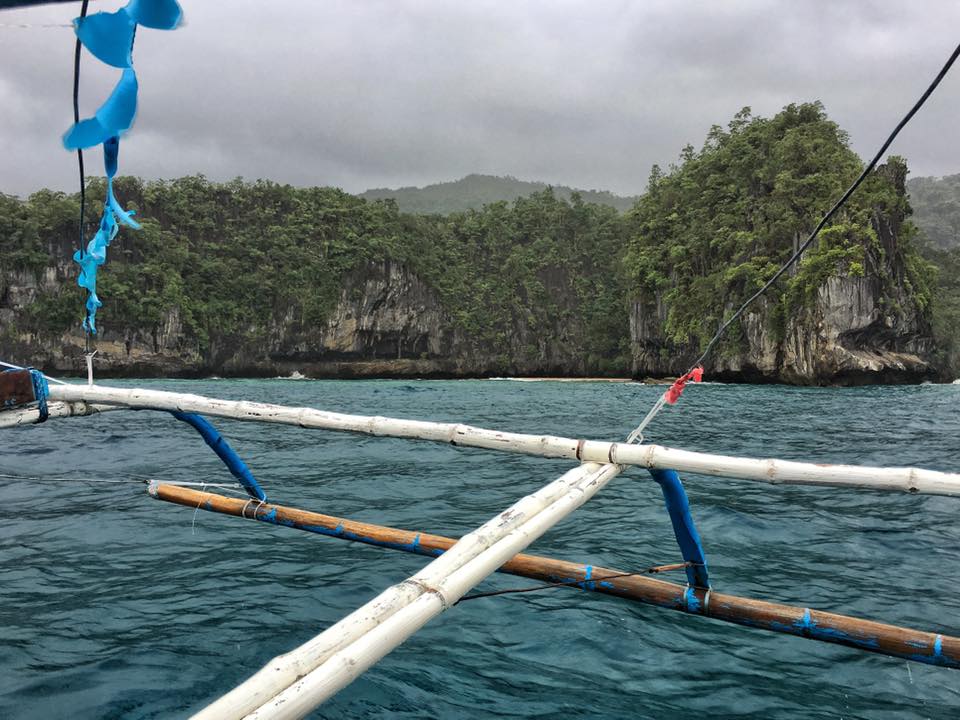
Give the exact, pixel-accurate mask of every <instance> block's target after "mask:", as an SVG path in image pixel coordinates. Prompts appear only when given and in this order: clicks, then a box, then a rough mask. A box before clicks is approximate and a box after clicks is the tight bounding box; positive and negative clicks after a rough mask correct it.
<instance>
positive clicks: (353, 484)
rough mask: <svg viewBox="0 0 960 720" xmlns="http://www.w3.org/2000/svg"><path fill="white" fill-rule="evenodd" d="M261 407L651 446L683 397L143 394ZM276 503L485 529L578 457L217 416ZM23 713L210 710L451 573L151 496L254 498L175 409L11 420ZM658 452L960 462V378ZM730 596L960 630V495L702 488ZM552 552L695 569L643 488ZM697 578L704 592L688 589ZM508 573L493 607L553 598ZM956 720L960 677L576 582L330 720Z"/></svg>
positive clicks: (291, 386)
mask: <svg viewBox="0 0 960 720" xmlns="http://www.w3.org/2000/svg"><path fill="white" fill-rule="evenodd" d="M115 384H124V385H138V386H149V387H155V388H162V389H168V390H175V391H185V392H195V393H200V394H206V395H212V396H217V397H225V398H231V399H251V400H261V401H268V402H278V403H285V404H292V405H309V406H313V407H318V408H323V409H330V410H338V411H346V412H354V413H362V414H378V415H391V416H400V417H413V418H422V419H430V420H437V421H460V422H466V423H470V424H474V425H481V426H486V427H496V428H501V429H507V430H514V431H521V432H538V433H552V434H558V435H567V436H576V437H588V438H596V439H615V438H621V437H623V436H625V435H626V433H627V432H628V431H629V430H630V429H631V428H632V427H633V426H634V425H635V424H636V422H637V421H638V419H639V418H640V417H642V415H643V414H644V413H645V412H646V410H647V409H648V408H649V406H650V404H651V403H652V402H653V400H654V399H655V398H656V396H657V395H658V394H659V393H660V392H661V391H662V388H657V387H649V386H641V385H636V384H611V383H559V382H535V383H532V382H513V381H415V382H410V381H355V382H354V381H283V380H207V381H164V382H156V381H149V382H148V381H137V382H122V383H121V382H119V381H118V382H117V383H115ZM216 424H217V425H218V427H220V429H221V430H222V431H223V433H224V435H225V436H227V437H228V438H229V439H230V440H231V442H232V443H233V445H234V447H236V449H237V450H238V451H239V452H240V454H241V455H242V456H243V457H244V458H245V459H246V460H247V462H248V463H249V465H250V466H251V468H252V469H253V470H254V472H255V474H256V475H257V477H258V479H259V480H260V482H261V484H262V485H264V486H265V488H266V489H267V492H268V494H269V495H270V498H271V500H273V501H275V502H278V503H284V504H288V505H293V506H298V507H303V508H306V509H312V510H317V511H320V512H324V513H329V514H334V515H342V516H346V517H351V518H356V519H361V520H367V521H372V522H378V523H381V524H386V525H392V526H395V527H403V528H409V529H418V530H423V531H428V532H433V533H438V534H444V535H460V534H463V533H464V532H466V531H468V530H470V529H471V528H473V527H475V526H477V525H479V524H480V523H482V522H483V521H485V520H486V519H488V518H489V517H491V516H492V515H494V514H496V513H497V512H499V511H500V510H502V509H504V508H506V507H507V506H509V505H510V504H511V503H512V502H513V501H514V500H516V499H517V498H519V497H520V496H522V495H524V494H526V493H528V492H530V491H532V490H534V489H536V488H537V487H539V486H541V485H544V484H546V483H547V482H549V481H550V480H552V479H554V478H555V477H557V476H559V475H560V474H561V473H562V472H564V471H565V470H566V469H567V468H568V467H569V466H570V463H569V462H565V461H554V460H543V459H536V458H527V457H522V456H513V455H505V454H497V453H494V452H486V451H480V450H470V449H458V448H454V447H450V446H445V445H438V444H429V443H418V442H410V441H401V440H391V439H385V438H371V437H360V436H351V435H344V434H336V433H328V432H321V431H315V430H302V429H299V428H292V427H284V426H266V425H254V424H245V423H237V422H228V421H216ZM0 437H2V439H3V445H2V449H0V502H2V506H3V508H4V511H5V512H4V521H3V523H2V524H0V717H4V718H38V719H44V720H46V719H49V718H87V717H90V718H166V717H182V716H185V715H187V714H188V713H189V711H190V710H195V709H198V708H200V707H202V706H203V705H204V704H205V703H207V702H209V701H211V700H213V699H214V698H216V697H217V696H219V695H220V694H221V693H222V692H224V691H226V690H228V689H230V688H232V687H233V686H234V685H235V684H237V683H238V682H240V681H242V680H243V679H244V678H246V677H247V676H249V675H250V674H251V673H252V672H254V671H255V670H257V669H259V668H260V667H261V666H262V665H263V664H264V663H265V662H267V661H268V660H269V659H270V658H272V657H274V656H275V655H277V654H279V653H282V652H285V651H287V650H289V649H291V648H293V647H295V646H296V645H298V644H300V643H302V642H304V641H305V640H307V639H308V638H310V637H312V636H313V635H314V634H316V633H317V632H318V631H320V630H321V629H322V628H324V627H326V626H328V625H329V624H331V623H333V622H335V621H336V620H337V619H339V618H340V617H342V616H343V615H344V614H346V613H347V612H349V611H350V610H352V609H353V608H355V607H356V606H358V605H360V604H362V603H363V602H365V601H367V600H369V599H370V598H371V597H373V596H374V595H376V594H377V592H379V590H381V589H383V588H384V587H386V586H388V585H390V584H392V583H394V582H397V581H399V580H401V579H403V578H404V577H406V576H408V575H410V574H412V573H413V572H415V571H416V570H417V569H418V568H419V567H421V566H422V565H423V564H424V563H425V562H426V559H425V558H421V557H417V556H410V555H406V554H402V553H396V552H391V551H387V550H381V549H378V548H371V547H366V546H360V545H354V544H350V543H345V542H343V541H339V540H332V539H328V538H323V537H319V536H313V535H308V534H306V533H300V532H297V531H294V530H289V529H285V528H276V527H270V526H266V525H263V524H260V523H252V522H249V521H244V520H240V519H238V518H231V517H224V516H220V515H213V514H209V513H205V512H194V511H192V510H190V509H189V508H184V507H180V506H174V505H168V504H165V503H161V502H157V501H155V500H151V499H150V498H149V497H148V496H147V495H146V492H145V487H144V485H143V484H142V480H143V479H145V478H153V479H158V480H172V481H188V482H197V481H210V482H229V481H231V478H230V476H229V475H228V474H227V473H226V470H225V469H224V468H223V467H222V466H221V465H220V464H219V461H218V460H217V459H216V458H215V456H214V455H213V454H212V453H211V452H210V451H209V450H208V449H207V447H206V446H205V445H204V444H203V442H202V441H201V440H200V438H199V436H197V435H196V434H195V433H194V432H193V431H192V430H191V429H190V428H188V427H187V426H185V425H183V424H181V423H178V422H176V421H175V420H173V419H172V418H171V417H169V416H167V415H165V414H162V413H155V412H147V411H143V412H124V413H109V414H105V415H103V416H100V417H93V418H75V419H67V420H58V421H50V422H48V423H47V424H46V425H43V426H32V427H28V428H18V429H15V430H0ZM648 438H649V439H650V440H651V441H652V442H659V443H663V444H667V445H671V446H679V447H685V448H688V449H692V450H703V451H711V452H720V453H727V454H742V455H750V456H761V457H765V456H774V457H782V458H789V459H805V460H813V461H817V462H851V463H869V464H883V465H918V466H922V467H929V468H935V469H941V470H953V471H957V470H960V386H930V385H927V386H913V387H874V388H851V389H816V388H791V387H782V386H745V385H709V384H707V385H702V386H694V387H691V388H690V389H689V390H688V391H687V392H686V393H685V395H684V397H683V399H682V401H681V403H680V405H679V406H677V407H676V408H668V409H667V410H666V411H665V412H664V413H662V414H661V416H660V418H658V420H657V421H656V422H655V423H654V425H653V426H652V427H651V431H650V432H649V434H648ZM685 482H686V485H687V488H688V492H689V494H690V498H691V503H692V506H693V514H694V517H695V518H696V520H697V522H698V524H699V528H700V533H701V535H702V536H703V542H704V546H705V549H706V552H707V558H708V561H709V562H710V569H711V578H712V580H713V582H714V586H715V587H716V588H717V589H718V590H721V591H724V592H730V593H735V594H741V595H746V596H751V597H758V598H763V599H770V600H775V601H780V602H786V603H791V604H797V605H807V606H811V607H816V608H821V609H827V610H834V611H837V612H842V613H847V614H851V615H855V616H861V617H867V618H871V619H875V620H880V621H885V622H891V623H898V624H904V625H909V626H913V627H917V628H921V629H926V630H932V631H937V632H944V633H949V634H953V635H958V634H960V595H958V592H957V590H958V585H957V576H958V573H960V552H958V547H960V522H958V518H960V499H951V498H941V497H918V496H909V495H901V494H891V493H877V492H865V491H842V490H832V489H815V488H808V487H775V486H769V485H762V484H757V483H750V482H742V481H732V480H725V479H716V478H705V477H696V476H689V477H686V478H685ZM531 551H532V552H535V553H538V554H544V555H551V556H555V557H559V558H564V559H568V560H573V561H578V562H591V563H595V564H598V565H605V566H607V567H615V568H625V569H636V568H641V567H646V566H648V565H651V564H659V563H667V562H674V561H676V560H678V559H679V552H678V551H677V549H676V546H675V543H674V541H673V539H672V535H671V530H670V524H669V521H668V519H667V515H666V513H665V511H664V509H663V502H662V498H661V495H660V491H659V488H658V487H657V486H656V485H655V484H654V483H653V482H651V481H650V480H649V477H648V475H647V474H646V473H645V472H642V471H637V470H633V471H630V472H628V473H627V474H625V475H623V476H621V477H619V478H617V479H616V480H614V481H613V483H612V484H611V485H610V486H609V487H608V488H606V489H605V490H603V491H602V492H600V493H599V494H598V495H597V496H596V497H595V498H594V499H593V500H591V501H590V502H589V503H588V504H587V505H585V506H584V507H583V508H581V509H580V510H579V511H577V512H576V513H574V515H573V516H571V517H569V518H568V519H566V520H565V521H563V522H562V523H560V524H559V525H558V526H556V527H555V528H554V529H553V530H551V531H550V532H549V533H548V534H547V535H546V536H544V537H543V538H542V539H541V540H540V541H538V542H537V543H535V544H534V545H533V546H532V548H531ZM670 579H674V580H676V581H678V582H680V581H682V575H678V576H677V577H676V578H670ZM529 584H530V581H529V580H525V579H523V578H513V577H509V576H496V577H494V578H492V579H490V580H488V581H487V582H485V583H484V584H483V585H481V586H480V587H481V589H493V588H507V587H519V586H524V585H529ZM703 715H706V716H709V717H737V718H955V717H958V716H960V673H957V672H956V671H952V670H945V669H942V668H934V667H928V666H925V665H919V664H908V663H907V662H905V661H903V660H895V659H891V658H885V657H881V656H874V655H870V654H867V653H862V652H858V651H855V650H851V649H846V648H841V647H836V646H830V645H825V644H822V643H815V642H811V641H807V640H803V639H799V638H792V637H786V636H781V635H774V634H770V633H765V632H761V631H757V630H750V629H745V628H741V627H737V626H733V625H726V624H723V623H719V622H716V621H710V620H705V619H703V618H695V617H690V616H686V615H682V614H680V613H676V612H671V611H668V610H662V609H658V608H654V607H647V606H644V605H640V604H636V603H630V602H628V601H624V600H619V599H615V598H608V597H602V596H598V595H593V594H590V593H585V592H580V591H575V590H567V589H557V590H549V591H545V592H540V593H531V594H525V595H511V596H501V597H496V598H489V599H483V600H476V601H473V602H470V603H465V604H463V605H460V606H458V607H456V608H454V609H453V610H452V611H450V612H448V613H445V614H444V615H442V616H441V617H440V618H438V619H436V620H434V621H433V622H431V623H430V624H429V625H428V626H427V627H426V628H424V630H422V631H421V632H420V633H418V634H417V635H416V636H415V637H414V638H412V639H411V640H409V641H408V642H407V643H406V644H404V645H403V646H401V647H400V648H399V649H398V650H397V651H395V652H394V653H393V654H391V655H389V656H388V657H387V658H386V659H384V660H383V661H382V662H381V663H380V664H379V665H377V666H376V667H375V668H374V669H372V670H371V671H370V672H368V673H367V674H366V675H365V676H364V677H362V678H361V679H360V680H358V681H357V682H355V683H354V684H352V685H351V686H349V687H348V688H346V689H345V690H344V691H342V692H341V693H340V694H339V695H338V696H337V697H336V698H335V699H333V700H332V701H330V702H328V703H327V704H326V705H324V706H322V707H321V709H320V710H318V711H317V712H316V713H315V716H316V717H329V718H341V717H359V718H382V717H390V718H462V717H473V718H494V717H544V718H545V717H558V716H563V717H609V718H624V717H639V718H647V717H650V718H664V717H670V718H678V717H679V718H682V717H695V716H696V717H702V716H703Z"/></svg>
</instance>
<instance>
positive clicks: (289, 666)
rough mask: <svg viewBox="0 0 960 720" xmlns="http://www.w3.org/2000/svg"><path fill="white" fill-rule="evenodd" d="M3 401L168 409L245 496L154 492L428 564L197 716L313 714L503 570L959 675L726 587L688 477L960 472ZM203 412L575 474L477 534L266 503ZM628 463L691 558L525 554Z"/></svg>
mask: <svg viewBox="0 0 960 720" xmlns="http://www.w3.org/2000/svg"><path fill="white" fill-rule="evenodd" d="M0 398H2V399H3V405H4V407H6V408H7V409H6V410H4V411H3V412H0V427H14V426H17V425H24V424H29V423H35V422H39V421H43V420H49V419H51V418H67V417H79V416H87V415H92V414H96V413H102V412H107V411H118V410H159V411H165V412H169V413H172V414H173V415H174V417H176V418H177V419H178V420H181V421H184V422H187V423H189V424H190V425H192V426H193V427H195V428H196V429H197V430H198V432H199V433H200V435H201V436H202V437H203V439H204V440H205V441H206V442H207V444H208V445H210V447H211V448H212V449H213V450H214V451H215V452H216V453H217V455H218V456H219V457H220V458H221V459H222V460H223V461H224V463H225V464H226V466H227V467H228V469H229V470H230V472H231V473H232V474H233V475H234V477H236V479H237V480H238V482H240V484H241V485H243V487H244V488H245V489H246V491H247V493H248V495H249V497H248V498H247V499H243V498H236V497H228V496H224V495H220V494H216V493H212V492H207V491H204V490H196V489H193V488H189V487H184V486H180V485H175V484H169V483H156V482H154V483H151V484H150V485H149V494H150V495H151V496H152V497H154V498H156V499H158V500H163V501H165V502H170V503H176V504H179V505H183V506H186V507H188V508H199V509H201V510H205V511H209V512H216V513H221V514H225V515H233V516H236V517H239V518H243V519H248V520H255V521H258V522H261V523H266V524H270V525H277V526H283V527H288V528H292V529H297V530H302V531H306V532H312V533H317V534H321V535H325V536H327V537H331V538H339V539H343V540H349V541H352V542H358V543H365V544H369V545H375V546H378V547H382V548H385V549H389V550H396V551H401V552H407V553H414V554H418V555H424V556H426V557H430V558H433V559H432V560H431V562H430V563H428V564H427V565H425V566H424V567H423V568H422V569H421V570H420V571H418V572H417V573H415V574H414V575H412V576H410V577H408V578H407V579H405V580H404V581H402V582H400V583H397V584H396V585H394V586H392V587H390V588H388V589H386V590H384V591H383V592H382V593H381V594H380V595H378V596H377V597H376V598H374V599H373V600H371V601H370V602H368V603H366V604H365V605H363V606H362V607H360V608H358V609H357V610H356V611H355V612H353V613H352V614H350V615H348V616H347V617H345V618H343V619H342V620H341V621H340V622H338V623H336V624H334V625H332V626H331V627H329V628H327V629H325V630H324V631H323V632H321V633H320V634H318V635H317V636H316V637H314V638H313V639H311V640H310V641H308V642H307V643H305V644H303V645H301V646H300V647H298V648H296V649H295V650H292V651H291V652H289V653H287V654H284V655H281V656H279V657H276V658H274V659H273V660H271V661H270V662H269V663H267V665H266V666H265V667H264V668H263V669H262V670H260V671H259V672H258V673H256V674H255V675H254V676H253V677H251V678H250V679H249V680H248V681H246V682H245V683H243V684H242V685H240V686H238V687H237V688H235V689H234V690H232V691H231V692H229V693H228V694H226V695H224V696H223V697H222V698H221V699H219V700H217V701H216V702H214V703H213V704H212V705H210V706H208V707H207V708H205V709H203V710H201V711H199V712H198V713H197V714H196V715H195V716H194V717H196V718H203V719H208V718H209V719H212V718H218V719H219V718H244V717H250V718H297V717H303V716H304V715H305V714H307V713H308V712H310V711H311V710H312V709H313V708H314V707H316V706H317V705H318V704H320V703H322V702H323V701H325V700H327V699H328V698H330V697H331V696H332V695H333V694H335V693H336V692H337V691H338V690H340V689H341V688H343V687H345V686H346V685H347V684H349V683H350V682H351V681H352V680H354V679H356V678H357V677H358V676H359V675H360V674H361V673H362V672H364V671H365V670H366V669H368V668H369V667H371V666H372V665H373V664H374V663H376V662H377V661H378V660H380V659H381V658H382V657H384V656H385V655H386V654H387V653H389V652H390V651H391V650H393V649H394V648H395V647H397V646H398V645H399V644H400V643H402V642H403V641H404V640H405V639H407V638H408V637H410V636H411V635H412V634H413V633H415V632H416V631H417V630H418V629H419V628H421V627H422V626H423V625H424V624H426V623H427V622H428V621H429V620H431V619H432V618H434V617H436V616H437V615H439V614H441V613H442V612H444V611H446V610H450V609H451V608H453V607H454V606H455V605H456V603H457V602H458V600H460V599H461V598H462V597H463V596H464V595H465V594H466V593H467V592H468V591H469V590H470V589H471V588H473V587H474V586H475V585H477V584H478V583H480V582H481V581H482V580H483V579H484V578H486V577H487V576H488V575H490V574H491V573H494V572H497V571H499V572H504V573H509V574H512V575H520V576H523V577H529V578H533V579H536V580H540V581H543V582H545V583H550V584H557V585H569V586H572V587H577V588H580V589H582V590H586V591H589V592H596V593H601V594H604V595H613V596H616V597H619V598H624V599H629V600H634V601H638V602H642V603H646V604H651V605H656V606H659V607H663V608H668V609H671V610H676V611H679V612H682V613H687V614H691V615H700V616H703V617H708V618H712V619H714V620H719V621H722V622H728V623H735V624H739V625H744V626H747V627H752V628H759V629H763V630H768V631H770V632H774V633H782V634H786V635H795V636H799V637H804V638H807V639H810V640H818V641H822V642H828V643H836V644H839V645H845V646H848V647H853V648H857V649H859V650H864V651H867V652H873V653H879V654H882V655H888V656H891V657H896V658H902V659H905V660H909V661H912V662H919V663H926V664H931V665H939V666H942V667H947V668H954V669H956V668H960V637H955V636H949V635H944V634H942V633H934V632H926V631H923V630H918V629H911V628H906V627H899V626H895V625H888V624H884V623H880V622H875V621H871V620H864V619H859V618H853V617H848V616H845V615H840V614H836V613H831V612H826V611H822V610H817V609H813V608H807V607H797V606H790V605H784V604H780V603H773V602H766V601H763V600H755V599H751V598H744V597H738V596H736V595H729V594H725V593H721V592H718V591H717V590H716V589H715V587H714V584H713V582H712V579H711V577H710V575H709V572H708V563H707V559H706V553H705V551H704V549H703V547H702V544H701V542H700V537H699V534H698V532H697V528H696V525H695V523H694V520H693V517H692V515H691V512H690V507H689V503H688V501H687V496H686V492H685V490H684V487H683V484H682V482H681V480H680V477H679V472H686V473H696V474H698V475H708V476H714V477H719V478H737V479H740V480H749V481H754V482H761V483H771V484H785V485H790V484H796V485H814V486H819V487H836V488H844V489H846V490H849V491H857V490H861V489H865V490H872V491H876V490H883V491H891V492H902V493H910V494H916V495H927V494H929V495H946V496H952V497H960V474H956V473H944V472H937V471H933V470H924V469H919V468H876V467H859V466H850V465H822V464H812V463H802V462H793V461H785V460H775V459H751V458H742V457H729V456H723V455H709V454H704V453H696V452H689V451H685V450H678V449H672V448H668V447H663V446H659V445H652V444H643V443H641V444H636V443H626V442H608V441H597V440H586V439H579V438H563V437H553V436H537V435H526V434H519V433H511V432H501V431H497V430H490V429H484V428H478V427H472V426H469V425H462V424H456V423H434V422H424V421H417V420H403V419H397V418H387V417H368V416H359V415H344V414H339V413H332V412H325V411H322V410H317V409H313V408H305V407H288V406H282V405H273V404H266V403H257V402H246V401H231V400H220V399H215V398H208V397H202V396H199V395H190V394H183V393H172V392H164V391H159V390H141V389H129V388H114V387H108V386H103V385H98V384H86V385H84V384H53V383H49V382H48V381H47V380H46V379H45V378H44V376H43V375H42V374H41V373H39V372H38V371H36V370H30V369H21V370H9V371H7V372H4V373H0ZM206 417H214V418H227V419H231V420H242V421H247V422H260V423H279V424H284V425H292V426H295V427H300V428H310V429H316V430H325V431H339V432H349V433H359V434H364V435H373V436H378V437H394V438H406V439H410V440H420V441H430V442H438V443H445V444H451V445H455V446H457V447H462V448H483V449H487V450H498V451H502V452H509V453H522V454H527V455H535V456H540V457H544V458H562V459H566V460H569V461H571V462H572V463H573V466H572V467H571V469H570V470H569V471H568V472H566V473H564V474H563V475H562V476H561V477H559V478H558V479H556V480H554V481H553V482H551V483H549V484H547V485H545V486H544V487H542V488H541V489H540V490H538V491H536V492H534V493H532V494H530V495H527V496H526V497H523V498H521V499H519V500H518V501H517V502H516V503H515V504H513V505H512V506H510V507H509V508H507V509H505V510H504V511H503V512H501V513H499V514H498V515H496V516H494V517H493V518H491V519H490V520H489V521H487V522H486V523H484V524H483V525H481V526H480V527H478V528H477V529H476V530H474V531H473V532H471V533H469V534H467V535H464V536H463V537H461V538H459V539H454V538H447V537H441V536H437V535H430V534H427V533H422V532H415V531H409V530H401V529H396V528H391V527H386V526H382V525H374V524H370V523H364V522H357V521H353V520H350V519H348V518H340V517H333V516H329V515H323V514H320V513H316V512H310V511H307V510H302V509H298V508H291V507H286V506H284V505H279V504H274V503H271V502H269V501H268V498H267V495H266V493H265V492H264V490H263V488H262V487H261V486H260V485H259V484H258V483H257V481H256V479H255V478H254V477H253V475H252V473H251V472H250V471H249V469H248V468H247V466H246V465H245V464H244V463H243V461H242V460H241V459H240V458H239V457H238V456H237V454H236V453H235V452H234V451H233V449H232V448H231V447H230V445H229V444H228V443H227V441H226V440H224V439H223V438H222V437H221V436H220V434H219V433H218V432H217V431H216V430H215V429H214V428H213V426H212V425H211V424H210V423H209V422H208V421H207V420H206V419H205V418H206ZM632 466H638V467H642V468H646V469H647V470H648V471H649V472H650V476H651V478H652V479H653V480H654V481H655V482H656V483H658V484H659V486H660V487H661V489H662V491H663V497H664V501H665V504H666V509H667V512H668V514H669V517H670V521H671V523H672V526H673V530H674V533H675V535H676V540H677V544H678V546H679V549H680V554H681V557H682V563H678V564H677V565H673V566H665V567H657V568H648V569H646V570H642V571H639V572H638V571H629V570H619V569H614V568H607V567H603V566H600V565H593V564H582V563H573V562H567V561H564V560H558V559H554V558H547V557H540V556H536V555H527V554H521V553H522V551H523V550H524V549H526V548H527V547H528V546H529V545H530V544H531V543H533V542H534V541H535V540H536V539H537V538H539V537H540V536H541V535H543V533H544V532H546V531H547V530H548V529H549V528H551V527H552V526H553V525H555V524H556V523H557V522H558V521H560V520H562V519H563V518H564V517H566V516H567V515H569V514H570V513H572V512H573V511H575V510H576V509H577V508H578V507H580V506H581V505H583V504H584V503H585V502H587V501H588V500H590V499H591V498H592V497H593V496H594V495H595V494H596V493H597V492H599V491H600V490H601V489H603V488H604V487H605V486H606V485H607V484H609V483H610V482H611V481H612V480H614V478H616V477H617V476H618V475H619V474H620V473H621V472H623V471H624V470H625V469H627V468H629V467H632ZM677 567H679V568H682V569H684V570H685V572H686V578H687V582H686V584H685V585H680V584H676V583H671V582H665V581H663V580H659V579H654V578H652V577H649V576H648V575H649V572H650V571H654V572H656V571H659V570H662V569H670V568H677Z"/></svg>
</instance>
